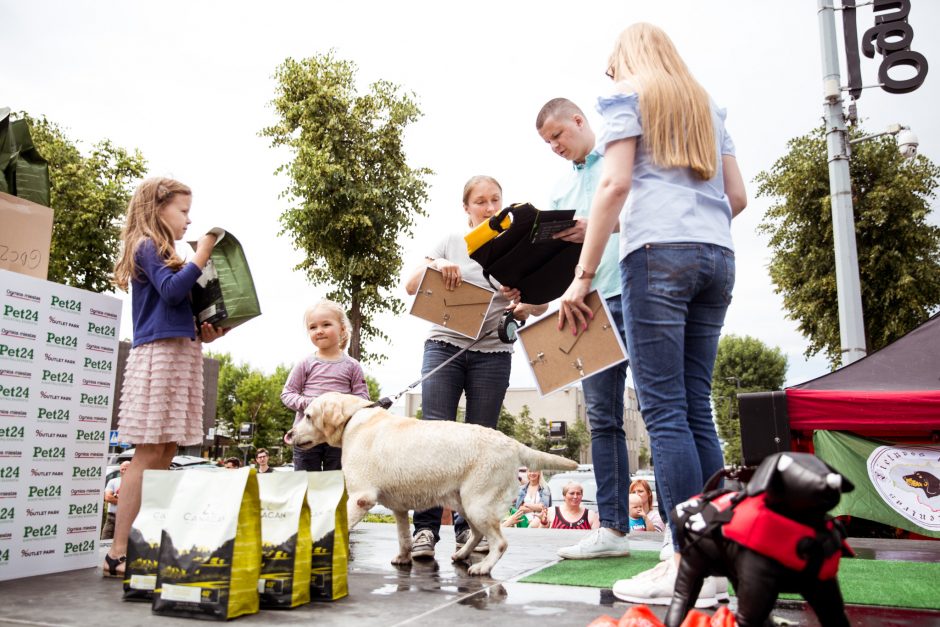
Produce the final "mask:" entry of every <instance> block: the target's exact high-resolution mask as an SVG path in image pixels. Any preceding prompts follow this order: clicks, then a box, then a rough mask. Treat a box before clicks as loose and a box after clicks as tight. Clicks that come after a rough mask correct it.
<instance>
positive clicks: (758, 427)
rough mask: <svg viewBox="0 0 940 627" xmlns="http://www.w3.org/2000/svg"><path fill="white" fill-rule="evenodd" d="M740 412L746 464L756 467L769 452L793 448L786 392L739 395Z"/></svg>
mask: <svg viewBox="0 0 940 627" xmlns="http://www.w3.org/2000/svg"><path fill="white" fill-rule="evenodd" d="M738 411H739V412H740V416H741V456H742V457H743V458H744V465H745V466H757V465H758V464H760V463H761V461H763V459H764V458H765V457H767V456H769V455H773V454H774V453H780V452H783V451H789V450H790V418H789V416H788V415H787V393H786V392H782V391H780V392H752V393H747V394H739V395H738Z"/></svg>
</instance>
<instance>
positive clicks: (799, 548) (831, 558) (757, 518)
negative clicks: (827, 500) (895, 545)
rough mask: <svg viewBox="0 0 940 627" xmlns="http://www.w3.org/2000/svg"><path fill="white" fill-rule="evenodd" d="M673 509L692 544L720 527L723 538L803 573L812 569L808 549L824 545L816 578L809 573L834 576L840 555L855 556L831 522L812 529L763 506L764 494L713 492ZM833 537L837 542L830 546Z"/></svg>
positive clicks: (825, 576) (830, 577) (824, 578)
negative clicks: (746, 495)
mask: <svg viewBox="0 0 940 627" xmlns="http://www.w3.org/2000/svg"><path fill="white" fill-rule="evenodd" d="M676 509H677V510H678V511H679V512H680V518H679V526H680V528H681V529H682V531H683V532H684V533H685V534H686V535H688V536H692V537H690V538H689V540H690V541H692V542H694V541H695V540H694V536H703V535H706V534H709V533H711V532H713V531H714V530H715V529H716V528H720V529H721V533H722V535H724V537H726V538H728V539H729V540H732V541H734V542H737V543H738V544H740V545H741V546H744V547H747V548H748V549H750V550H752V551H754V552H755V553H760V554H761V555H764V556H766V557H769V558H771V559H773V560H775V561H777V562H780V564H782V565H783V566H785V567H787V568H788V569H790V570H795V571H804V570H805V569H806V568H807V567H808V566H809V565H810V560H809V559H808V557H809V555H808V552H809V550H810V549H811V548H818V547H823V555H822V558H823V559H822V563H821V564H820V565H819V572H818V574H817V573H815V572H814V573H807V574H812V575H814V576H815V577H817V578H818V579H820V580H826V579H832V578H833V577H835V576H836V573H837V572H838V570H839V558H840V557H841V554H842V553H843V552H846V554H847V555H852V554H853V553H852V549H851V548H850V547H849V546H848V544H846V543H845V541H844V540H843V539H842V538H841V535H840V534H839V533H838V532H837V531H836V530H835V525H834V524H833V522H832V520H831V519H828V520H826V525H825V528H824V529H814V528H812V527H810V526H809V525H804V524H803V523H800V522H797V521H795V520H791V519H790V518H787V517H786V516H783V515H781V514H778V513H777V512H775V511H773V510H772V509H770V508H769V507H767V503H766V501H765V499H764V495H763V494H760V495H757V496H749V497H745V496H744V495H743V494H741V493H738V492H711V493H706V494H705V495H700V496H696V497H693V498H691V499H689V500H688V501H686V502H685V503H683V504H682V505H680V506H679V507H677V508H676ZM832 538H837V539H838V542H831V539H832ZM814 570H815V569H814Z"/></svg>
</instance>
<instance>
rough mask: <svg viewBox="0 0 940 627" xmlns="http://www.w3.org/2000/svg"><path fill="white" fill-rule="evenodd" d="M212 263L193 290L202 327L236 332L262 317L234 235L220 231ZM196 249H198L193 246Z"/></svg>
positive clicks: (198, 318)
mask: <svg viewBox="0 0 940 627" xmlns="http://www.w3.org/2000/svg"><path fill="white" fill-rule="evenodd" d="M209 233H212V234H215V235H216V237H217V238H218V239H217V241H216V244H215V248H213V249H212V254H211V255H210V256H209V262H208V263H207V264H206V267H205V268H203V270H202V275H201V276H200V277H199V280H198V281H196V285H194V286H193V289H192V304H193V313H194V314H195V316H196V320H197V321H198V322H199V324H202V323H203V322H208V323H209V324H212V325H215V326H217V327H223V328H232V327H237V326H238V325H240V324H242V323H244V322H248V321H249V320H251V319H252V318H255V317H257V316H260V315H261V306H260V305H259V304H258V295H257V293H256V292H255V283H254V281H253V280H252V278H251V270H249V269H248V259H247V258H246V257H245V251H244V250H243V249H242V245H241V244H240V243H239V242H238V240H237V239H236V238H235V236H234V235H232V234H231V233H228V232H226V231H224V230H223V229H220V228H214V229H212V230H211V231H209ZM192 246H193V248H195V247H196V245H195V243H194V242H193V243H192Z"/></svg>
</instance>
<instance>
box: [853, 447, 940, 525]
mask: <svg viewBox="0 0 940 627" xmlns="http://www.w3.org/2000/svg"><path fill="white" fill-rule="evenodd" d="M868 478H869V479H871V483H872V485H873V486H875V490H876V491H877V492H878V495H879V496H880V497H881V498H882V499H883V500H884V502H885V503H887V504H888V506H889V507H890V508H892V509H893V510H894V511H896V512H897V513H898V514H900V515H901V516H903V517H904V518H907V519H908V520H910V521H911V522H913V523H914V524H915V525H917V526H919V527H923V528H924V529H928V530H930V531H940V447H936V446H879V447H878V448H876V449H875V450H874V451H872V452H871V455H869V456H868Z"/></svg>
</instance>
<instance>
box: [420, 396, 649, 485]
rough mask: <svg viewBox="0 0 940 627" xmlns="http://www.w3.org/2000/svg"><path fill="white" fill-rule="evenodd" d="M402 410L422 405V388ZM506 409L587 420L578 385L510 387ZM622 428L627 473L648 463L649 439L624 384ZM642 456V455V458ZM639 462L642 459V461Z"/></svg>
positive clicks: (585, 459)
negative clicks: (543, 390) (547, 390)
mask: <svg viewBox="0 0 940 627" xmlns="http://www.w3.org/2000/svg"><path fill="white" fill-rule="evenodd" d="M404 401H405V406H404V413H405V415H406V416H416V415H417V414H418V410H420V409H421V392H418V391H410V392H408V393H406V394H405V397H404ZM464 402H465V399H464V398H461V399H460V405H459V409H458V411H462V410H463V408H464ZM503 406H504V407H505V408H506V410H507V411H508V412H509V413H511V414H513V415H514V416H518V415H519V414H521V413H522V409H523V408H524V407H528V408H529V415H530V416H531V417H532V419H533V420H535V421H536V423H537V422H538V421H539V420H540V419H542V418H544V419H545V421H546V422H548V423H549V424H551V423H552V422H553V421H562V422H564V423H567V424H572V423H574V422H582V423H584V424H587V413H586V409H585V406H584V392H583V391H582V390H581V386H569V387H567V388H565V389H563V390H559V391H557V392H555V393H554V394H550V395H548V396H545V397H542V396H539V393H538V390H537V389H536V388H534V387H531V388H509V390H507V391H506V399H505V400H504V401H503ZM623 429H624V433H625V434H626V436H627V454H628V456H629V458H630V474H633V473H635V472H636V471H637V470H638V469H640V468H649V467H650V462H649V459H650V439H649V434H647V433H646V426H645V425H644V424H643V419H642V418H641V416H640V410H639V403H638V402H637V399H636V391H635V390H634V389H633V388H632V387H629V386H627V389H626V393H625V394H624V417H623ZM641 456H642V457H643V459H642V460H641V459H640V458H641ZM580 461H581V462H582V463H588V464H589V463H591V447H590V444H588V446H587V447H586V448H585V449H584V450H583V451H582V452H581V460H580ZM641 462H642V463H641Z"/></svg>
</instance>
